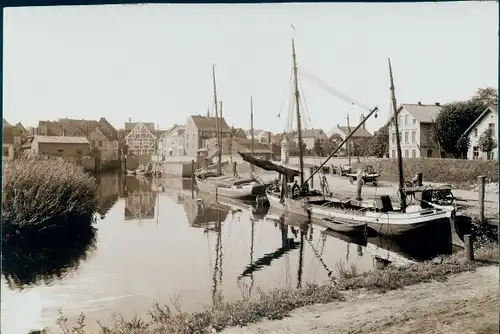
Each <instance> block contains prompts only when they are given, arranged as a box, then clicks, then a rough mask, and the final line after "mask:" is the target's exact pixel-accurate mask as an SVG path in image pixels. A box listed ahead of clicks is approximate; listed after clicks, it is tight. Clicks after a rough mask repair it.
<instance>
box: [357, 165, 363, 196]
mask: <svg viewBox="0 0 500 334" xmlns="http://www.w3.org/2000/svg"><path fill="white" fill-rule="evenodd" d="M362 188H363V169H362V168H358V175H356V200H358V201H361V200H362V198H361V189H362Z"/></svg>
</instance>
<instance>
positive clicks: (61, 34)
mask: <svg viewBox="0 0 500 334" xmlns="http://www.w3.org/2000/svg"><path fill="white" fill-rule="evenodd" d="M291 25H293V27H294V28H295V29H293V28H292V27H291ZM292 37H294V38H295V44H296V49H297V61H298V66H299V71H302V72H303V73H306V72H307V73H312V74H314V76H316V77H318V78H319V79H321V80H322V81H324V82H326V83H328V84H329V85H331V86H332V87H334V88H335V89H336V90H338V91H340V92H342V93H344V94H346V95H348V96H350V97H351V98H353V99H354V100H355V101H358V102H360V103H361V104H363V105H366V106H369V107H374V106H379V108H380V110H381V111H380V113H379V117H378V118H377V119H374V118H371V119H370V120H368V121H367V129H368V130H369V131H371V132H373V131H374V130H376V129H378V128H379V127H380V126H381V125H383V124H384V123H385V122H386V121H387V119H388V115H389V113H390V103H389V77H388V68H387V58H391V61H392V64H393V70H394V79H395V84H396V95H397V98H398V103H417V102H419V101H420V102H422V103H424V104H432V103H435V102H440V103H441V104H444V103H446V102H451V101H454V100H465V99H468V98H470V97H471V96H472V95H474V93H475V92H476V90H477V89H478V88H484V87H488V86H491V87H498V84H497V80H498V4H496V3H493V2H483V3H481V2H470V3H413V4H411V3H399V4H367V3H363V4H362V3H358V4H241V5H222V4H221V5H116V6H81V7H76V6H66V7H63V6H59V7H30V8H7V9H5V11H4V75H3V77H4V93H3V94H4V95H3V98H4V105H3V112H4V113H3V117H4V118H5V119H6V120H7V121H8V122H9V123H11V124H16V123H17V122H22V124H23V125H25V126H36V125H37V123H38V121H39V120H57V119H58V118H65V117H68V118H74V119H82V118H85V119H95V120H98V119H100V118H101V117H105V118H106V119H107V120H108V121H109V122H110V123H111V124H112V125H113V126H115V127H116V128H123V126H124V124H125V122H128V121H129V118H131V120H132V121H133V122H137V121H142V122H154V123H155V124H158V125H159V126H160V128H161V129H168V128H169V127H171V126H172V125H173V124H184V123H185V122H186V119H187V117H188V116H189V115H205V114H206V112H207V108H208V107H209V106H210V105H212V103H213V87H212V65H213V64H216V74H217V86H218V87H217V90H218V98H219V99H220V100H222V101H223V111H224V114H223V116H224V117H225V119H226V122H227V123H228V124H229V125H230V126H231V125H234V126H235V127H237V128H244V129H248V128H249V127H250V96H253V103H254V115H255V116H254V127H255V128H257V129H265V130H270V131H272V132H282V131H283V130H284V129H285V125H286V118H287V113H288V111H289V109H290V107H289V101H291V95H292V94H293V92H292V91H291V89H290V88H291V87H290V75H291V62H292V59H291V38H292ZM299 80H300V85H299V86H300V87H299V88H300V90H301V93H303V96H304V104H303V107H304V109H305V110H306V111H307V112H308V114H309V116H310V119H311V122H310V126H311V127H313V128H321V129H323V130H324V131H326V132H329V131H330V130H331V128H332V127H334V126H335V125H336V124H341V125H343V124H345V123H346V114H347V113H349V117H350V122H351V124H354V125H356V124H357V123H358V121H359V117H360V115H361V114H365V115H366V114H367V112H366V111H364V110H363V109H361V108H359V107H357V106H355V105H350V104H349V103H346V102H345V101H342V100H341V99H339V98H338V97H336V96H334V95H333V94H331V93H329V92H328V91H327V90H325V89H323V88H321V87H320V86H319V85H317V84H316V83H315V82H314V80H311V77H310V76H306V75H300V78H299ZM280 111H281V117H280V118H278V114H279V113H280Z"/></svg>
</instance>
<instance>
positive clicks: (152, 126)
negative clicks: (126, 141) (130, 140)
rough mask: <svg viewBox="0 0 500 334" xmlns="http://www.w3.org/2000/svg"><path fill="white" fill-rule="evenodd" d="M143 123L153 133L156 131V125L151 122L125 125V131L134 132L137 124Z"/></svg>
mask: <svg viewBox="0 0 500 334" xmlns="http://www.w3.org/2000/svg"><path fill="white" fill-rule="evenodd" d="M139 123H142V124H144V126H145V127H146V128H147V129H148V130H149V131H151V132H153V131H155V123H151V122H129V123H125V131H132V130H133V129H134V128H135V127H136V126H137V124H139Z"/></svg>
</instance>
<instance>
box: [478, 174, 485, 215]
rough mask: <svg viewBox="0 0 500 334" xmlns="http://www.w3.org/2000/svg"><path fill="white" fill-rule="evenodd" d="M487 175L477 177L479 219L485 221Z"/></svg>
mask: <svg viewBox="0 0 500 334" xmlns="http://www.w3.org/2000/svg"><path fill="white" fill-rule="evenodd" d="M485 179H486V177H485V176H478V177H477V187H478V190H477V195H478V205H479V208H478V209H479V221H480V222H481V223H482V222H484V187H485Z"/></svg>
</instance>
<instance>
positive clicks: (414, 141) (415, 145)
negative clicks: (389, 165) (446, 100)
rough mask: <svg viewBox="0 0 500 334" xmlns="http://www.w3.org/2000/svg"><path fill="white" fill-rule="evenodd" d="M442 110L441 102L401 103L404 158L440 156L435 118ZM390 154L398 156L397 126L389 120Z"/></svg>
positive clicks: (400, 127) (402, 151)
mask: <svg viewBox="0 0 500 334" xmlns="http://www.w3.org/2000/svg"><path fill="white" fill-rule="evenodd" d="M440 112H441V106H440V104H439V103H435V104H430V105H429V104H422V103H420V102H418V103H417V104H401V106H400V107H399V109H398V113H397V116H398V127H399V138H400V142H401V153H402V155H403V158H439V157H441V152H440V148H439V144H438V143H437V141H436V140H435V139H434V135H433V126H434V120H435V119H436V117H437V116H438V115H439V113H440ZM389 122H390V126H389V155H390V157H391V158H397V149H396V127H395V125H394V122H393V117H391V119H390V120H389Z"/></svg>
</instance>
